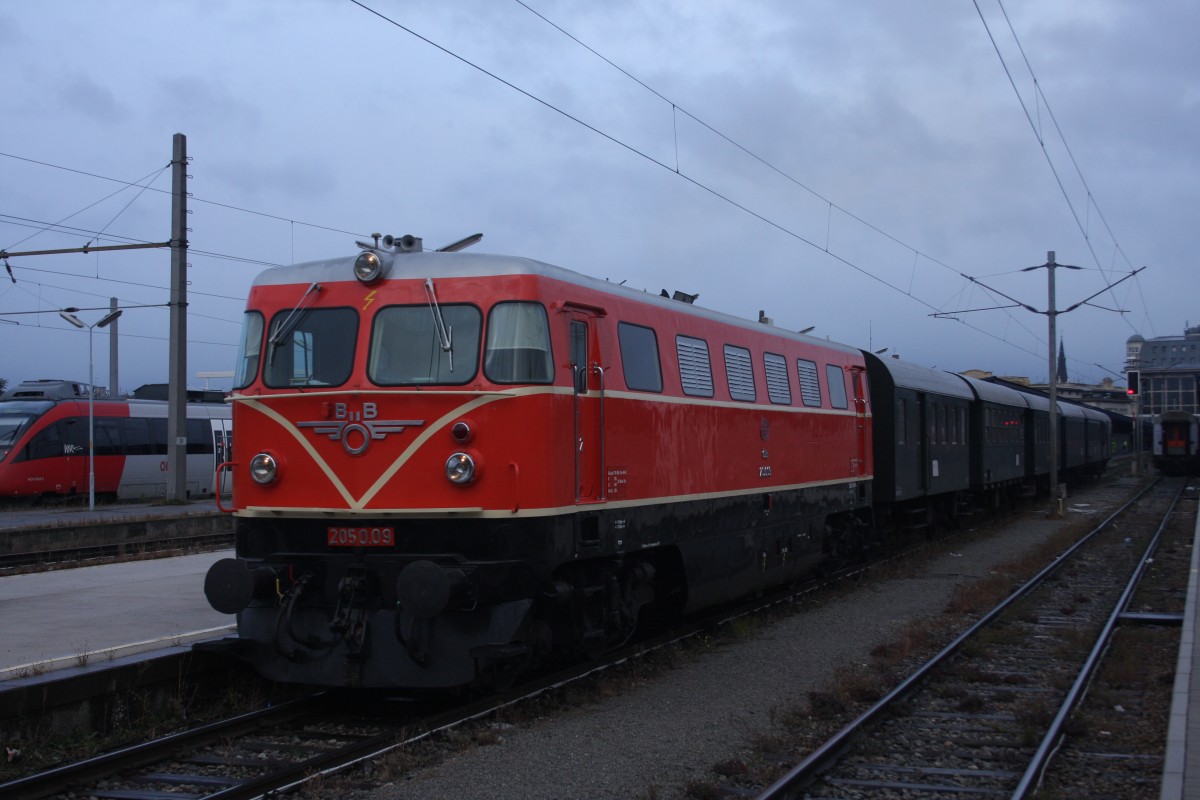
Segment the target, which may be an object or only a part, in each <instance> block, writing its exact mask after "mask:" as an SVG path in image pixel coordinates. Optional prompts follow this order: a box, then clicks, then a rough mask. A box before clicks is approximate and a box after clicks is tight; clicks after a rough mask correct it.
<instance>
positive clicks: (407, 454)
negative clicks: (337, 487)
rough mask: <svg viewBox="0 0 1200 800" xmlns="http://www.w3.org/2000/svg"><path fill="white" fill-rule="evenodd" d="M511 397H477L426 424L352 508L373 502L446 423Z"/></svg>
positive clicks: (357, 508)
mask: <svg viewBox="0 0 1200 800" xmlns="http://www.w3.org/2000/svg"><path fill="white" fill-rule="evenodd" d="M511 397H513V395H511V394H504V395H490V396H485V397H477V398H475V399H474V400H472V401H470V402H469V403H463V404H462V405H461V406H458V407H457V408H454V409H451V410H450V411H449V412H447V413H446V414H443V415H442V416H441V417H440V418H439V419H438V420H437V422H434V423H433V424H431V425H428V426H426V428H425V430H423V431H421V433H420V435H418V436H417V437H416V438H415V439H413V442H412V444H410V445H409V446H408V447H407V448H405V450H404V452H403V453H401V454H400V456H399V457H398V458H397V459H396V460H395V461H393V462H392V465H391V466H390V467H388V468H387V469H385V470H384V471H383V474H382V475H380V476H379V480H377V481H375V484H374V485H373V486H372V487H371V488H370V489H368V490H367V492H366V494H364V495H363V496H362V497H361V498H360V499H359V500H358V501H356V502H354V503H351V508H352V509H354V510H360V509H362V508H364V507H365V506H366V505H367V503H369V502H371V500H372V498H374V497H375V495H376V494H378V493H379V491H380V490H381V489H382V488H383V487H384V486H386V485H387V482H388V481H390V480H391V479H392V476H393V475H395V474H396V473H397V472H398V471H399V470H400V468H401V467H402V466H404V464H405V462H407V461H408V459H409V458H411V457H412V454H413V453H415V452H417V450H418V449H419V448H420V447H421V445H423V444H425V442H427V441H429V439H430V437H432V436H433V435H434V434H435V433H437V432H438V431H440V430H443V429H444V428H445V427H446V425H447V424H449V422H450V420H452V419H455V418H457V417H461V416H462V415H463V414H469V413H471V412H472V411H474V410H475V409H477V408H479V407H480V406H485V405H487V404H488V403H492V402H494V401H496V400H505V399H509V398H511Z"/></svg>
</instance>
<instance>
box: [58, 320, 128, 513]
mask: <svg viewBox="0 0 1200 800" xmlns="http://www.w3.org/2000/svg"><path fill="white" fill-rule="evenodd" d="M77 310H78V309H75V308H70V309H63V310H62V311H59V312H58V315H59V316H60V317H62V318H63V319H65V320H66V321H67V322H69V323H71V324H72V325H74V326H75V327H76V328H87V332H88V510H89V511H92V510H95V508H96V466H95V465H96V459H95V457H94V453H95V424H96V414H95V399H96V386H95V384H94V383H93V382H92V381H93V378H92V330H93V329H94V328H104V327H107V326H108V324H109V323H110V322H112V321H113V320H115V319H116V318H117V317H119V316H121V309H117V310H116V311H113V312H110V313H108V314H105V315H104V316H103V317H101V318H100V320H99V321H97V322H94V323H92V324H91V325H88V324H87V323H86V322H84V321H83V320H81V319H80V318H79V317H77V316H75V315H74V314H71V313H68V312H70V311H77Z"/></svg>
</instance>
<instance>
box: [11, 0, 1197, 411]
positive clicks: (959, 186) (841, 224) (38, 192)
mask: <svg viewBox="0 0 1200 800" xmlns="http://www.w3.org/2000/svg"><path fill="white" fill-rule="evenodd" d="M977 2H978V8H979V10H980V11H982V16H983V19H981V17H980V13H979V11H977V9H976V6H975V5H974V4H973V3H972V2H970V0H958V1H957V2H948V1H947V0H937V1H935V0H927V1H925V2H917V1H916V0H914V2H894V1H893V0H739V1H738V2H705V1H702V0H664V1H663V2H649V1H648V0H646V1H644V2H625V1H624V0H609V1H608V2H604V3H594V2H563V1H561V0H525V5H523V4H521V3H518V2H515V0H477V1H474V2H472V1H470V0H462V1H461V2H458V1H456V0H430V2H420V1H419V0H403V1H402V0H363V4H364V5H366V6H368V7H369V8H370V9H373V10H374V11H376V12H378V15H377V14H374V13H372V12H371V11H370V10H366V9H364V8H363V7H361V6H359V5H356V4H354V3H352V2H349V0H288V1H287V2H285V1H284V0H273V1H272V0H238V1H237V2H234V1H233V0H229V1H228V2H215V1H214V0H206V2H161V1H160V0H141V1H137V0H130V1H129V2H119V1H116V0H108V1H107V2H104V3H97V2H90V1H85V0H74V1H73V2H71V1H63V0H39V2H37V3H19V4H18V3H10V4H5V5H4V6H2V7H0V52H2V53H3V54H4V62H5V64H4V68H3V70H0V96H3V98H4V101H5V108H6V113H5V115H4V124H3V126H2V127H0V153H2V155H0V185H2V186H3V189H4V191H3V195H2V197H0V249H5V250H9V251H21V250H32V249H48V248H58V247H78V246H81V245H83V244H85V243H87V242H89V241H93V242H95V243H97V244H113V243H116V242H118V241H128V240H136V241H165V240H167V239H169V238H170V218H169V210H170V198H169V195H168V194H167V192H169V190H170V185H171V184H170V170H169V169H168V168H167V167H168V162H169V161H170V158H171V146H172V136H173V135H174V134H175V133H183V134H185V135H186V136H187V147H188V154H189V155H190V156H191V158H192V163H191V165H190V168H189V170H188V171H189V173H190V175H191V179H190V182H189V189H190V191H191V193H192V199H191V201H190V208H191V211H192V213H191V215H190V217H189V224H190V227H191V232H190V234H189V238H190V245H191V247H192V252H191V254H190V256H189V262H190V268H189V278H190V286H189V301H190V306H189V319H188V338H189V340H190V342H189V347H188V374H189V381H190V383H191V384H192V385H193V386H199V385H203V384H204V383H205V381H204V380H203V379H200V378H197V377H196V375H197V373H200V372H208V371H221V370H229V369H231V368H232V366H233V362H234V359H235V355H236V343H237V339H238V333H239V330H240V317H241V313H242V309H243V306H244V303H245V297H246V293H247V290H248V287H249V286H250V283H251V281H252V280H253V277H254V275H255V274H256V273H257V272H258V271H260V270H261V269H264V268H265V267H266V266H269V265H273V264H288V263H295V262H301V261H307V260H313V259H318V258H328V257H333V256H338V255H350V254H353V253H355V252H356V251H357V249H356V247H355V245H354V240H355V238H356V237H366V236H367V235H368V234H370V233H371V232H373V231H378V232H382V233H392V234H396V235H400V234H405V233H411V234H414V235H417V236H421V237H423V238H424V240H425V243H426V245H427V246H428V247H437V246H440V245H443V244H446V243H449V242H451V241H454V240H457V239H459V238H462V237H463V236H466V235H468V234H471V233H474V232H476V231H480V232H482V233H483V234H484V239H483V242H482V243H481V244H479V245H476V248H475V249H476V250H480V251H486V252H495V253H506V254H513V255H521V256H527V257H530V258H534V259H538V260H541V261H546V262H549V263H553V264H557V265H559V266H563V267H567V268H569V269H573V270H576V271H578V272H581V273H585V274H588V275H593V276H596V277H600V278H607V279H610V280H612V281H618V282H619V281H624V282H625V283H626V285H628V286H632V287H636V288H642V289H646V290H647V291H650V292H654V293H656V294H657V293H658V292H659V290H661V289H667V290H668V291H671V290H675V289H678V290H682V291H686V292H689V293H699V295H700V298H699V300H698V301H697V303H698V304H699V305H703V306H706V307H709V308H713V309H717V310H720V311H724V312H727V313H731V314H734V315H738V316H741V317H746V318H757V316H758V313H759V310H760V309H762V310H764V311H765V312H766V314H767V315H768V316H770V317H772V318H773V319H774V320H775V323H776V324H777V325H779V326H781V327H784V328H789V329H792V330H797V329H801V328H806V327H809V326H815V329H814V330H813V335H815V336H821V337H828V338H830V339H832V340H835V341H839V342H844V343H846V344H849V345H853V346H856V347H862V348H871V349H874V350H879V349H882V348H884V347H886V348H889V353H899V354H900V355H901V357H902V358H904V359H906V360H911V361H913V362H916V363H919V364H923V365H926V366H934V367H938V368H941V369H947V370H953V371H962V370H967V369H984V370H989V371H992V372H995V373H997V374H1001V375H1024V376H1029V377H1030V378H1032V379H1034V380H1035V381H1043V380H1045V378H1046V371H1047V360H1046V336H1047V330H1046V317H1045V316H1044V315H1041V314H1035V313H1032V312H1030V311H1029V310H1026V309H1023V308H1015V309H1007V310H992V311H973V312H970V313H962V314H959V315H957V317H958V320H957V321H956V320H954V319H940V318H935V317H932V316H930V315H931V314H933V313H935V312H945V313H950V312H960V311H965V310H968V309H978V308H985V307H992V306H998V305H1004V304H1008V303H1009V301H1008V300H1006V299H1004V298H1003V297H1001V296H999V295H995V294H992V295H989V294H988V293H987V292H986V291H985V290H984V289H983V288H982V287H981V286H979V285H978V284H974V283H972V282H970V281H968V280H967V279H965V278H964V277H963V275H968V276H972V277H974V278H976V279H978V280H979V281H981V282H982V283H983V284H986V285H987V286H989V287H991V288H993V289H996V290H998V291H1000V292H1003V293H1004V294H1007V295H1009V296H1010V297H1012V298H1014V299H1016V300H1018V301H1020V302H1021V303H1024V304H1026V305H1028V306H1032V307H1033V308H1034V309H1036V310H1037V311H1045V310H1046V308H1047V286H1046V271H1045V270H1038V271H1034V272H1027V273H1022V272H1019V270H1020V269H1021V268H1023V267H1029V266H1034V265H1039V264H1044V263H1045V262H1046V255H1047V251H1050V250H1053V251H1055V252H1056V255H1057V261H1058V262H1059V263H1062V264H1071V265H1077V266H1080V267H1084V268H1085V269H1084V270H1083V271H1066V270H1058V271H1056V275H1057V278H1058V281H1057V298H1058V302H1057V304H1056V305H1057V307H1058V308H1059V309H1065V308H1067V307H1069V306H1071V305H1074V304H1075V303H1077V302H1079V301H1081V300H1084V299H1085V298H1088V297H1089V296H1091V295H1093V294H1096V293H1097V292H1102V290H1103V289H1104V288H1105V286H1106V284H1107V283H1108V282H1114V281H1116V280H1118V279H1120V278H1121V277H1123V276H1125V275H1127V274H1128V273H1129V272H1130V271H1132V270H1133V269H1136V268H1139V267H1143V266H1145V267H1146V269H1145V270H1144V271H1143V272H1141V273H1140V274H1138V275H1137V276H1135V277H1134V278H1131V279H1128V280H1125V281H1124V282H1123V283H1121V284H1120V285H1119V286H1117V287H1116V288H1115V289H1113V290H1112V291H1108V292H1102V293H1101V294H1100V295H1099V296H1097V297H1096V298H1095V299H1094V300H1093V301H1092V302H1093V303H1094V304H1095V305H1097V306H1102V307H1104V309H1110V310H1104V309H1102V308H1095V307H1092V306H1082V307H1080V308H1077V309H1076V310H1073V311H1071V312H1070V313H1067V314H1063V315H1061V316H1060V317H1059V318H1058V323H1059V325H1058V327H1059V332H1060V333H1061V335H1062V337H1063V339H1064V340H1065V345H1066V352H1067V355H1068V359H1069V360H1068V370H1069V373H1070V377H1071V379H1072V380H1075V381H1083V382H1099V381H1100V380H1101V379H1102V378H1104V377H1114V378H1115V379H1116V380H1118V382H1121V379H1120V378H1119V377H1118V376H1119V373H1120V372H1121V370H1122V365H1123V362H1124V357H1125V341H1126V339H1128V337H1129V336H1130V335H1132V334H1134V333H1140V334H1142V335H1143V336H1146V337H1147V338H1150V337H1153V336H1163V335H1178V334H1181V333H1182V332H1183V329H1184V326H1185V324H1188V323H1190V324H1200V307H1198V304H1197V300H1196V298H1197V296H1198V295H1200V292H1198V291H1197V289H1198V288H1200V278H1198V277H1197V273H1196V266H1195V263H1194V260H1193V259H1194V253H1195V251H1196V249H1197V243H1196V238H1197V218H1198V216H1200V215H1198V211H1200V203H1198V201H1197V192H1198V189H1197V187H1200V163H1198V161H1197V147H1198V144H1200V57H1198V56H1197V50H1196V44H1195V34H1196V32H1197V31H1200V4H1198V3H1195V2H1194V0H1153V2H1134V0H1128V2H1111V1H1110V0H1086V2H1084V0H1073V1H1072V0H1005V2H1004V5H1003V8H1002V7H1001V5H1000V4H998V3H997V2H996V0H977ZM1005 11H1006V12H1007V15H1008V20H1007V21H1006V19H1005V16H1004V12H1005ZM534 12H537V13H534ZM539 14H540V15H541V17H539V16H538V15H539ZM380 15H382V17H386V18H387V19H384V18H382V17H381V16H380ZM543 17H544V18H543ZM984 19H986V22H987V27H985V25H984V21H983V20H984ZM388 20H391V22H389V21H388ZM393 22H394V23H398V24H399V25H402V26H403V28H401V27H398V26H397V25H396V24H392V23H393ZM1009 22H1011V25H1012V30H1010V28H1009ZM551 23H552V24H551ZM555 26H557V28H556V27H555ZM404 28H406V29H408V30H405V29H404ZM988 28H990V30H991V36H992V37H994V38H995V42H996V47H998V48H999V50H1000V53H1001V54H1002V55H1003V62H1002V61H1001V58H1000V56H999V55H998V54H997V52H996V49H995V47H994V46H993V43H992V40H991V39H990V38H989V33H988ZM559 29H561V30H559ZM1013 30H1015V33H1016V38H1014V35H1013ZM564 31H565V33H564ZM567 34H570V36H568V35H567ZM570 37H574V38H570ZM1018 42H1019V45H1020V48H1021V49H1019V48H1018ZM581 43H582V44H581ZM584 45H586V46H587V48H591V50H592V51H594V52H590V51H589V50H588V49H586V48H585V47H584ZM1022 49H1023V55H1022ZM605 59H607V62H611V64H610V63H606V61H605ZM1026 59H1028V65H1027V63H1026ZM612 65H616V67H619V68H620V69H617V68H615V67H614V66H612ZM1006 65H1007V69H1008V71H1009V72H1010V73H1011V76H1012V82H1010V78H1009V77H1008V74H1006V69H1005V66H1006ZM1030 67H1032V70H1033V73H1032V74H1031V72H1030ZM622 70H623V71H624V72H622ZM626 73H627V74H626ZM630 76H632V77H630ZM1035 76H1036V80H1037V86H1038V87H1040V88H1041V91H1042V93H1044V100H1043V98H1041V97H1039V95H1038V93H1037V91H1036V88H1035V84H1034V78H1035ZM635 79H636V80H635ZM1014 83H1015V86H1016V91H1014V86H1013V84H1014ZM513 87H516V88H513ZM1018 93H1019V96H1018ZM1047 102H1048V106H1047ZM1022 103H1023V104H1024V107H1023V105H1022ZM1051 113H1052V114H1053V116H1051ZM1031 120H1032V125H1031ZM1055 122H1057V127H1056V125H1055ZM1035 126H1036V128H1037V132H1036V133H1035ZM1059 129H1061V131H1062V135H1063V136H1064V137H1065V142H1066V146H1065V147H1064V144H1063V140H1062V139H1061V138H1060V136H1059V132H1058V130H1059ZM1039 135H1040V137H1041V139H1042V141H1043V142H1044V143H1045V152H1044V151H1043V148H1042V145H1041V144H1040V143H1039ZM1068 148H1069V150H1068ZM1046 154H1048V155H1049V159H1048V158H1047V155H1046ZM125 182H128V183H136V184H139V185H140V186H147V185H148V186H149V187H150V188H148V189H146V190H142V189H140V188H129V187H128V186H126V185H125ZM51 223H59V224H60V225H61V226H70V228H71V230H70V231H66V230H63V229H62V228H61V227H59V228H50V229H47V228H48V226H50V225H51ZM97 233H103V234H104V235H103V236H100V237H98V238H97V236H96V234H97ZM8 264H9V266H10V267H11V270H12V276H13V277H14V278H15V283H14V282H12V281H10V280H9V279H8V275H7V274H0V320H4V321H7V322H8V323H12V322H16V323H19V324H5V323H4V322H0V337H2V338H0V378H6V379H7V380H8V381H9V382H10V384H15V383H16V382H19V381H20V380H24V379H29V378H39V377H62V378H70V379H75V380H81V381H86V380H87V369H88V360H87V350H88V346H87V334H86V332H84V331H79V330H76V329H74V328H72V327H70V326H69V325H68V324H67V323H66V322H64V321H63V320H62V319H61V318H60V317H59V316H58V314H57V313H56V312H57V310H58V309H60V308H64V307H69V306H73V307H78V308H80V309H84V310H81V311H80V312H79V314H78V315H79V316H80V317H81V318H83V319H84V320H85V321H86V322H94V321H96V320H98V319H99V318H100V317H101V316H103V314H104V313H105V312H104V311H103V310H99V309H100V308H105V309H106V308H107V306H108V302H109V301H108V298H110V297H117V298H119V302H120V305H121V306H122V307H127V308H128V309H129V310H128V311H126V313H125V314H124V315H123V317H122V318H121V320H120V388H121V389H122V390H131V389H133V388H136V387H137V386H140V385H141V384H143V383H155V382H164V381H165V380H166V379H167V333H168V320H169V315H168V312H167V310H166V308H165V307H163V304H165V303H166V302H167V301H168V300H169V292H168V287H169V281H170V272H169V267H170V254H169V252H168V251H135V252H117V253H91V254H87V255H83V254H74V255H55V256H41V257H20V258H11V259H9V261H8ZM143 306H144V307H143ZM93 309H95V310H93ZM1111 309H1121V310H1124V311H1126V312H1127V313H1123V314H1122V313H1116V312H1115V311H1113V310H1111ZM28 312H44V313H37V314H35V313H28ZM94 347H95V370H96V383H97V384H100V385H104V384H105V383H106V382H107V374H108V372H107V370H108V332H107V331H97V332H96V333H95V334H94ZM1114 373H1117V375H1114ZM209 383H210V385H212V386H218V387H221V388H225V387H227V386H228V384H229V382H228V381H227V380H226V381H209Z"/></svg>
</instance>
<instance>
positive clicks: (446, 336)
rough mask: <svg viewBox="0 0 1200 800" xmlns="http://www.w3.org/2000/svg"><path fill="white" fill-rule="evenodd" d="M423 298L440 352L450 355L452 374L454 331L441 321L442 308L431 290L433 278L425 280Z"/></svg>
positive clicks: (432, 289) (452, 370)
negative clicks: (452, 339) (436, 336)
mask: <svg viewBox="0 0 1200 800" xmlns="http://www.w3.org/2000/svg"><path fill="white" fill-rule="evenodd" d="M425 296H426V297H428V298H429V311H430V312H431V313H432V314H433V326H434V327H435V328H437V334H438V341H439V342H441V345H442V352H443V353H448V354H449V355H450V371H451V372H454V344H453V343H452V342H451V341H450V337H451V335H452V334H453V333H454V329H453V328H449V327H447V326H446V320H444V319H442V308H441V306H439V305H438V299H437V292H436V291H434V288H433V278H426V279H425Z"/></svg>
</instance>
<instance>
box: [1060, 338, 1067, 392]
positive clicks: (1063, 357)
mask: <svg viewBox="0 0 1200 800" xmlns="http://www.w3.org/2000/svg"><path fill="white" fill-rule="evenodd" d="M1058 382H1059V383H1067V353H1066V351H1065V350H1063V340H1062V337H1061V336H1060V337H1059V338H1058Z"/></svg>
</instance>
